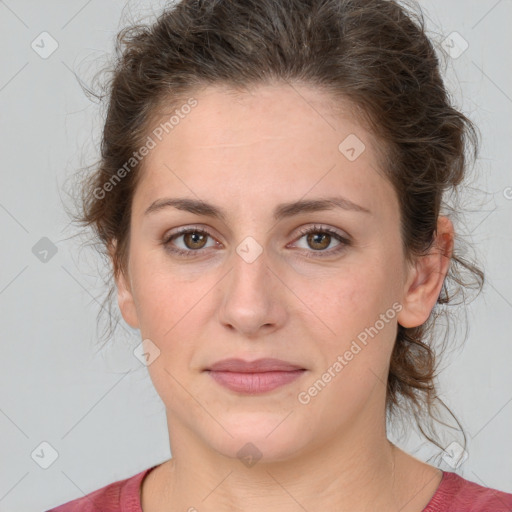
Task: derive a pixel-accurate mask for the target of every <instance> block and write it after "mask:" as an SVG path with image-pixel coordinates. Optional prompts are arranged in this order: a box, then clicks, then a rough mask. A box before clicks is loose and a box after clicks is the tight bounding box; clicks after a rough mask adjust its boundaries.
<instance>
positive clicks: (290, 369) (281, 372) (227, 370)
mask: <svg viewBox="0 0 512 512" xmlns="http://www.w3.org/2000/svg"><path fill="white" fill-rule="evenodd" d="M204 371H205V372H206V373H208V374H209V375H210V376H211V377H212V378H213V379H214V380H215V381H216V382H217V383H218V384H220V385H221V386H223V387H225V388H228V389H230V390H231V391H235V392H237V393H243V394H250V395H254V394H259V393H267V392H269V391H272V390H274V389H276V388H278V387H281V386H284V385H286V384H289V383H291V382H293V381H294V380H296V379H297V378H299V377H300V376H301V375H303V374H304V373H305V372H306V371H307V370H306V368H302V367H301V366H299V365H296V364H292V363H289V362H287V361H282V360H279V359H258V360H256V361H244V360H242V359H224V360H222V361H218V362H216V363H215V364H213V365H211V366H210V367H209V368H206V369H205V370H204Z"/></svg>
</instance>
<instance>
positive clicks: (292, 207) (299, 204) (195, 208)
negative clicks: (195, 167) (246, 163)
mask: <svg viewBox="0 0 512 512" xmlns="http://www.w3.org/2000/svg"><path fill="white" fill-rule="evenodd" d="M169 207H173V208H176V209H178V210H183V211H187V212H190V213H194V214H196V215H204V216H207V217H212V218H216V219H219V220H221V221H223V222H226V220H227V214H226V211H225V210H223V209H222V208H219V207H217V206H215V205H213V204H210V203H207V202H205V201H202V200H200V199H189V198H185V197H180V198H163V199H157V200H156V201H153V203H151V205H150V206H149V207H148V208H147V209H146V211H145V212H144V215H148V214H150V213H154V212H158V211H160V210H162V209H164V208H169ZM335 208H341V209H343V210H351V211H355V212H362V213H367V214H370V215H371V214H372V212H371V211H370V210H368V208H365V207H364V206H360V205H358V204H356V203H354V202H352V201H350V200H349V199H347V198H345V197H341V196H335V197H326V198H318V199H309V200H304V199H303V200H299V201H294V202H291V203H281V204H279V205H277V206H276V208H275V209H274V220H276V221H279V220H282V219H284V218H288V217H293V216H294V215H299V214H301V213H311V212H317V211H325V210H332V209H335Z"/></svg>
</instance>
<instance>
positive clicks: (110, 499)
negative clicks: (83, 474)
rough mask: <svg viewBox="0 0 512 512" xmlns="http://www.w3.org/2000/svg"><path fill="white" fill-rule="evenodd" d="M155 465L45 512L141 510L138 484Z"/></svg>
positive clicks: (135, 511)
mask: <svg viewBox="0 0 512 512" xmlns="http://www.w3.org/2000/svg"><path fill="white" fill-rule="evenodd" d="M155 467H156V466H152V467H150V468H147V469H145V470H143V471H141V472H140V473H137V474H136V475H133V476H131V477H129V478H125V479H123V480H118V481H116V482H113V483H111V484H108V485H106V486H105V487H102V488H101V489H97V490H96V491H93V492H91V493H89V494H87V495H85V496H82V497H81V498H76V499H74V500H72V501H68V502H67V503H64V504H63V505H59V506H58V507H55V508H52V509H51V510H48V511H47V512H97V511H98V510H101V511H102V512H121V511H123V512H142V508H141V504H140V486H141V483H142V480H143V479H144V477H145V476H146V475H147V474H148V473H149V472H150V471H151V470H152V469H154V468H155Z"/></svg>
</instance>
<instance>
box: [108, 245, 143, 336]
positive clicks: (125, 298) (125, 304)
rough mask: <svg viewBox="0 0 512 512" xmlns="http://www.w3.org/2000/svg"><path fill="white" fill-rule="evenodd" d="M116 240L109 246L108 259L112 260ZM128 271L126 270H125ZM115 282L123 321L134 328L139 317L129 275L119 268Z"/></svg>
mask: <svg viewBox="0 0 512 512" xmlns="http://www.w3.org/2000/svg"><path fill="white" fill-rule="evenodd" d="M116 242H117V241H116V240H114V241H113V242H112V243H111V244H110V246H109V249H108V251H109V254H110V259H111V261H112V262H113V260H114V253H115V249H116ZM127 271H128V270H127ZM115 282H116V287H117V303H118V304H119V309H120V310H121V315H122V316H123V318H124V320H125V322H126V323H127V324H128V325H129V326H130V327H133V328H134V329H138V328H139V319H138V317H137V309H136V307H135V300H134V298H133V294H132V285H131V282H130V279H129V277H128V278H127V276H125V274H124V273H123V271H122V270H119V272H118V273H117V275H116V276H115Z"/></svg>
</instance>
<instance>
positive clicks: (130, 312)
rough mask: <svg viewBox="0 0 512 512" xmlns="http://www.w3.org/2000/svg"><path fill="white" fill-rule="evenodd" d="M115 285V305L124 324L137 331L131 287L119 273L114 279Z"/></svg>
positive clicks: (137, 323) (137, 322)
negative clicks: (117, 306) (116, 304)
mask: <svg viewBox="0 0 512 512" xmlns="http://www.w3.org/2000/svg"><path fill="white" fill-rule="evenodd" d="M116 285H117V303H118V304H119V309H120V310H121V315H123V318H124V320H125V322H126V323H127V324H128V325H129V326H130V327H133V328H134V329H138V328H139V320H138V317H137V308H136V307H135V301H134V299H133V294H132V291H131V287H130V286H129V285H128V283H127V279H126V278H125V276H124V274H123V273H122V272H120V274H119V276H118V277H117V278H116Z"/></svg>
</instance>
